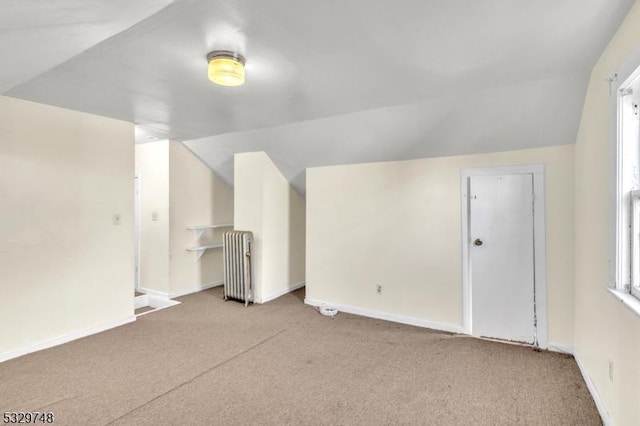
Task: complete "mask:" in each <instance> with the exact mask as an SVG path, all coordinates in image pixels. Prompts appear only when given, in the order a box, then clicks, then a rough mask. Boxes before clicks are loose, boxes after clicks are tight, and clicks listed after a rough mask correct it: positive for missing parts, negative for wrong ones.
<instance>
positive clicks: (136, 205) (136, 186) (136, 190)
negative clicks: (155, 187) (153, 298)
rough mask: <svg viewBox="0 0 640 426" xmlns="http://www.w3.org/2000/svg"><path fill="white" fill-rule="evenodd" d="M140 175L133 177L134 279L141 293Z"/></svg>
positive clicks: (137, 289) (136, 289)
mask: <svg viewBox="0 0 640 426" xmlns="http://www.w3.org/2000/svg"><path fill="white" fill-rule="evenodd" d="M140 209H141V200H140V175H139V174H138V173H135V174H134V175H133V244H134V246H133V250H134V271H133V273H134V277H133V289H134V291H139V289H140V227H141V223H140Z"/></svg>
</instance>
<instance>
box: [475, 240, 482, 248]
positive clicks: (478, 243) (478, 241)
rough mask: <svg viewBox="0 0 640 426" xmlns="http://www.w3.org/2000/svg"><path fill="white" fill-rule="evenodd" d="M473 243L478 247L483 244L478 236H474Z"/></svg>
mask: <svg viewBox="0 0 640 426" xmlns="http://www.w3.org/2000/svg"><path fill="white" fill-rule="evenodd" d="M473 244H474V245H476V246H478V247H480V246H481V245H482V244H483V242H482V240H481V239H480V238H476V240H475V241H474V242H473Z"/></svg>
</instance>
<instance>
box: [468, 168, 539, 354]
mask: <svg viewBox="0 0 640 426" xmlns="http://www.w3.org/2000/svg"><path fill="white" fill-rule="evenodd" d="M469 196H470V198H469V214H470V216H469V244H470V247H469V253H470V266H471V268H470V281H471V327H472V333H473V335H474V336H480V337H491V338H497V339H503V340H509V341H515V342H524V343H531V344H533V343H534V342H535V333H536V325H535V303H534V300H535V294H534V291H535V290H534V243H533V241H534V240H533V235H534V234H533V223H534V222H533V175H532V174H511V175H509V174H505V175H494V176H472V177H470V179H469Z"/></svg>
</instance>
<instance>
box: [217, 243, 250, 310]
mask: <svg viewBox="0 0 640 426" xmlns="http://www.w3.org/2000/svg"><path fill="white" fill-rule="evenodd" d="M252 240H253V234H252V233H251V232H248V231H229V232H225V233H224V234H223V236H222V258H223V263H224V267H223V270H224V277H223V278H224V299H225V300H227V299H236V300H242V301H243V302H244V305H245V306H247V305H248V304H249V302H253V283H252V282H251V242H252Z"/></svg>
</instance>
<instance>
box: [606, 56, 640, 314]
mask: <svg viewBox="0 0 640 426" xmlns="http://www.w3.org/2000/svg"><path fill="white" fill-rule="evenodd" d="M638 75H640V47H639V48H636V50H635V51H634V52H633V53H632V54H631V55H630V56H629V57H628V58H627V59H626V60H625V61H624V63H623V64H622V65H621V66H620V67H619V68H618V70H617V71H616V72H615V73H614V74H613V75H612V76H611V79H610V80H609V82H610V87H609V91H610V107H609V109H610V114H611V120H610V123H611V129H610V140H611V143H610V147H611V151H610V158H611V163H610V164H611V170H612V171H613V173H611V174H610V184H609V185H610V188H611V190H610V198H609V201H610V203H609V205H610V206H611V214H610V220H609V228H610V232H609V261H608V262H609V278H608V283H607V285H606V287H607V289H608V290H609V293H610V294H611V295H613V296H614V297H615V298H616V299H618V300H620V301H621V302H622V303H623V304H624V305H625V306H627V307H628V308H629V309H631V310H632V311H633V312H634V313H636V314H637V315H638V316H640V301H639V299H638V298H639V297H640V294H638V292H637V291H636V290H634V289H633V285H631V282H629V283H628V284H627V281H629V280H628V279H627V277H629V276H630V274H629V272H630V265H628V264H626V263H627V262H625V261H624V258H623V251H624V247H623V241H624V240H623V237H622V236H623V235H624V233H628V232H629V229H628V228H625V227H624V225H623V220H622V219H623V214H624V209H625V206H624V205H623V197H622V195H623V194H622V167H621V164H622V147H621V143H622V138H621V135H620V129H621V123H620V119H621V118H620V116H621V114H620V104H621V103H620V98H621V88H624V87H625V86H627V85H629V84H630V82H631V81H632V80H633V79H634V78H636V77H637V76H638ZM627 250H628V249H627ZM627 285H628V287H627ZM632 293H633V294H632Z"/></svg>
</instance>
